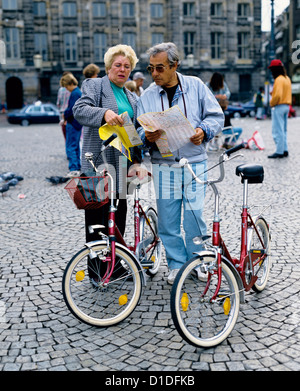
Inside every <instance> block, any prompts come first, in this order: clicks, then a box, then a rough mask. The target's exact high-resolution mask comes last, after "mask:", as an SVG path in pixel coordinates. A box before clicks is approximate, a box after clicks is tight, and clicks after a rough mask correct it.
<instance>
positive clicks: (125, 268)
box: [62, 241, 142, 327]
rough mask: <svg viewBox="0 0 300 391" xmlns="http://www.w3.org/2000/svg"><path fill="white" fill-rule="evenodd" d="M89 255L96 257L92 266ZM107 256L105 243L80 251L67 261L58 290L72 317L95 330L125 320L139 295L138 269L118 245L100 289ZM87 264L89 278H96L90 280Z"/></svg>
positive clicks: (140, 281) (139, 277)
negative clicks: (105, 282)
mask: <svg viewBox="0 0 300 391" xmlns="http://www.w3.org/2000/svg"><path fill="white" fill-rule="evenodd" d="M90 253H92V254H93V255H97V257H96V258H95V259H94V261H93V263H91V262H90V258H89V254H90ZM109 255H110V252H109V248H108V247H107V244H106V241H105V242H103V243H100V244H99V243H98V244H95V245H94V246H91V247H90V248H83V249H82V250H80V251H79V252H78V253H77V254H75V255H74V257H73V258H72V259H71V260H70V262H69V263H68V265H67V267H66V269H65V271H64V275H63V281H62V291H63V297H64V300H65V302H66V304H67V307H68V308H69V310H70V311H71V313H72V314H73V315H74V316H75V317H76V318H78V319H79V320H81V321H82V322H84V323H87V324H89V325H92V326H96V327H108V326H111V325H115V324H117V323H120V322H121V321H123V320H124V319H126V318H127V317H128V316H129V315H130V314H131V313H132V312H133V310H134V309H135V307H136V306H137V305H138V303H139V300H140V297H141V292H142V279H141V275H140V273H142V269H140V268H139V267H138V266H137V262H136V260H135V259H134V257H133V256H131V255H130V254H129V253H127V252H125V251H124V250H122V248H120V247H119V246H118V244H116V264H115V268H114V272H113V274H112V276H111V278H110V281H109V283H108V284H107V285H106V286H103V277H104V276H105V271H106V265H105V264H107V262H104V259H105V258H106V257H107V256H109ZM100 258H102V259H100ZM91 264H93V267H94V270H93V273H92V275H93V276H95V275H97V276H98V278H97V279H96V278H95V277H93V278H91V277H90V274H89V272H88V268H89V267H91ZM103 266H105V269H104V270H103ZM101 268H102V269H101ZM120 271H121V272H120Z"/></svg>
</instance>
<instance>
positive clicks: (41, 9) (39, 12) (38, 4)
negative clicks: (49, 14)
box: [33, 1, 46, 16]
mask: <svg viewBox="0 0 300 391" xmlns="http://www.w3.org/2000/svg"><path fill="white" fill-rule="evenodd" d="M33 15H34V16H46V3H45V2H44V1H35V2H34V3H33Z"/></svg>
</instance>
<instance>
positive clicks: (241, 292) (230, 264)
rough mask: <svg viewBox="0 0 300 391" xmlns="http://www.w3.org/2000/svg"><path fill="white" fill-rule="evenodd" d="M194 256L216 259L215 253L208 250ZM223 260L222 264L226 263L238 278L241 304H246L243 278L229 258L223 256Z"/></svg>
mask: <svg viewBox="0 0 300 391" xmlns="http://www.w3.org/2000/svg"><path fill="white" fill-rule="evenodd" d="M194 254H196V256H199V257H200V258H201V257H205V256H209V257H212V258H214V259H215V258H216V255H215V253H214V252H212V251H207V250H203V251H199V252H197V253H194ZM221 258H222V262H224V263H225V264H226V266H228V267H229V269H230V270H231V271H232V274H233V275H234V277H235V278H236V281H237V284H238V287H239V292H240V302H241V303H245V292H244V286H243V281H242V279H241V276H240V275H239V272H238V271H237V270H236V268H235V267H234V266H233V264H232V263H231V262H230V261H229V260H228V259H227V258H225V257H224V256H223V255H222V256H221Z"/></svg>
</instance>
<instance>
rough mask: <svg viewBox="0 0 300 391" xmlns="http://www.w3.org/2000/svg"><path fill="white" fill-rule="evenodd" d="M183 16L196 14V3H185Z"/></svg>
mask: <svg viewBox="0 0 300 391" xmlns="http://www.w3.org/2000/svg"><path fill="white" fill-rule="evenodd" d="M183 16H195V3H183Z"/></svg>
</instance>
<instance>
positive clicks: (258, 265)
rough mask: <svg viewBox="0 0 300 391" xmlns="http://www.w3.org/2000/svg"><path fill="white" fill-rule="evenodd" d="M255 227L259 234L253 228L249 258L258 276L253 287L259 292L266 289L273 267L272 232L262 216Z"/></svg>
mask: <svg viewBox="0 0 300 391" xmlns="http://www.w3.org/2000/svg"><path fill="white" fill-rule="evenodd" d="M255 227H256V229H257V232H258V234H259V236H258V234H257V233H256V231H255V230H254V229H253V231H252V235H251V240H250V246H249V259H250V260H251V263H252V265H253V272H254V276H257V277H258V278H257V280H256V282H255V283H254V285H253V287H252V289H253V290H254V291H255V292H258V293H259V292H261V291H263V290H264V289H265V287H266V285H267V282H268V278H269V274H270V269H271V257H270V254H269V252H270V233H269V228H268V225H267V223H266V221H265V220H264V219H262V218H259V219H257V221H256V222H255ZM260 239H261V240H260ZM262 255H265V258H264V259H263V260H261V257H262Z"/></svg>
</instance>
